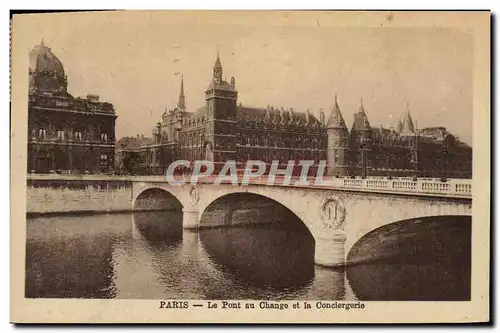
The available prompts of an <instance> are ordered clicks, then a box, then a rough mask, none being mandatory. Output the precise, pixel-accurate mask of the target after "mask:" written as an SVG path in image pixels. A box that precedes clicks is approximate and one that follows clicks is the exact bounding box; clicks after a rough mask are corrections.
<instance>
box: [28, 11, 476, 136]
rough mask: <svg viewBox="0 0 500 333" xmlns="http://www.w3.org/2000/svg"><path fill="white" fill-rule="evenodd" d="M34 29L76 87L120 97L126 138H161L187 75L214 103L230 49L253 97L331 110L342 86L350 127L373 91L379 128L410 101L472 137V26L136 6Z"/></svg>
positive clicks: (234, 69) (424, 114) (241, 84)
mask: <svg viewBox="0 0 500 333" xmlns="http://www.w3.org/2000/svg"><path fill="white" fill-rule="evenodd" d="M248 15H252V14H248ZM396 19H397V18H396ZM29 31H30V32H29V38H28V41H29V43H28V44H30V45H32V46H30V47H33V46H35V45H36V44H39V43H40V41H41V39H42V38H43V40H44V43H45V45H47V46H49V47H50V48H51V50H52V52H53V53H54V54H55V55H56V56H57V57H58V58H59V59H60V60H61V61H62V63H63V65H64V68H65V71H66V74H67V76H68V91H69V92H70V93H71V94H72V95H73V96H86V95H87V94H97V95H99V96H100V98H101V100H102V101H107V102H110V103H113V104H114V105H115V109H116V113H117V115H118V118H117V121H116V136H117V138H120V137H122V136H125V135H127V136H135V135H137V134H144V135H145V136H151V131H152V129H153V128H154V126H155V123H156V122H157V121H158V120H159V119H160V117H161V115H162V113H163V112H164V110H165V108H167V109H173V108H174V107H175V105H176V102H177V99H178V94H179V85H180V73H182V74H183V76H184V89H185V95H186V104H187V109H188V111H195V110H196V108H198V107H201V106H203V105H204V104H205V100H204V91H205V89H206V87H207V86H208V84H209V82H210V80H211V77H212V67H213V64H214V62H215V59H216V53H217V48H218V49H219V54H220V59H221V62H222V66H223V75H224V76H225V77H226V80H227V81H229V80H230V78H231V76H234V77H235V80H236V88H237V90H238V93H239V94H238V98H239V101H240V102H241V103H242V104H243V105H246V106H257V107H266V106H267V105H273V106H279V107H281V106H283V107H284V108H293V109H294V110H296V111H303V112H305V110H306V109H309V110H310V111H311V112H312V113H313V114H315V115H316V116H317V117H319V110H320V109H324V111H325V114H326V117H328V115H329V114H330V112H331V109H332V105H333V103H334V99H335V95H337V96H338V103H339V106H340V109H341V111H342V113H343V116H344V119H345V121H346V124H347V126H348V127H349V128H350V127H351V126H352V121H353V114H354V113H355V112H357V111H358V109H359V106H360V100H361V98H362V99H363V105H364V107H365V110H366V113H367V115H368V118H369V121H370V123H371V125H372V126H384V127H390V126H391V125H395V123H396V121H397V119H398V117H403V116H404V115H405V113H406V110H407V105H409V109H410V112H411V114H412V117H413V119H414V121H417V123H418V127H419V128H423V127H429V126H444V127H446V128H447V129H448V130H449V131H450V132H451V133H453V134H455V135H457V136H458V137H459V138H460V140H462V141H464V142H467V143H469V144H471V143H472V93H473V92H472V87H473V82H472V74H473V73H472V62H473V38H472V37H471V36H470V35H468V34H467V33H466V32H464V31H461V30H457V29H451V28H442V27H398V26H391V25H390V24H388V25H382V24H381V25H380V26H378V25H377V26H371V27H366V26H363V24H358V25H357V26H348V25H341V24H337V25H335V24H331V22H328V21H325V19H324V17H321V19H316V20H314V19H313V20H309V21H308V22H307V24H298V23H297V22H295V21H287V19H286V18H283V17H282V16H276V17H273V16H271V15H265V16H259V17H251V18H249V17H243V16H242V15H241V14H240V16H238V15H235V14H234V13H233V14H225V15H212V16H211V15H207V14H205V15H204V17H203V19H199V16H196V15H187V14H183V13H178V14H175V15H173V14H172V13H162V12H154V13H151V12H136V13H115V15H106V14H103V15H99V14H93V15H76V16H75V15H68V14H56V15H38V16H34V17H33V20H32V22H31V23H30V30H29ZM28 53H29V49H27V50H26V56H27V54H28Z"/></svg>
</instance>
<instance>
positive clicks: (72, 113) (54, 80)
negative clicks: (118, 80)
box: [27, 41, 117, 174]
mask: <svg viewBox="0 0 500 333" xmlns="http://www.w3.org/2000/svg"><path fill="white" fill-rule="evenodd" d="M29 62H30V63H29V95H28V165H27V171H28V172H32V173H68V174H73V173H82V174H86V173H111V172H114V155H115V121H116V117H117V116H116V114H115V109H114V107H113V105H112V104H110V103H106V102H100V101H99V96H97V95H87V97H86V98H75V97H73V96H72V95H71V94H70V93H68V90H67V87H68V82H67V77H66V75H65V72H64V67H63V65H62V63H61V61H60V60H59V59H58V58H57V57H56V56H55V55H54V54H53V53H52V52H51V49H50V48H49V47H47V46H45V45H44V44H43V41H42V43H41V44H40V45H37V46H35V48H34V49H33V50H32V51H31V52H30V54H29Z"/></svg>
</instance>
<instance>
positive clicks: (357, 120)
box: [352, 100, 371, 131]
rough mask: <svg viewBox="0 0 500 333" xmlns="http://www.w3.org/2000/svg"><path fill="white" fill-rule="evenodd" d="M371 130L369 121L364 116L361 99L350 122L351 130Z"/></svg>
mask: <svg viewBox="0 0 500 333" xmlns="http://www.w3.org/2000/svg"><path fill="white" fill-rule="evenodd" d="M369 130H371V126H370V122H369V121H368V117H367V116H366V112H365V108H364V106H363V100H361V105H360V107H359V111H358V113H355V114H354V122H353V123H352V131H369Z"/></svg>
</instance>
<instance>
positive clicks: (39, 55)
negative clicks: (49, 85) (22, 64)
mask: <svg viewBox="0 0 500 333" xmlns="http://www.w3.org/2000/svg"><path fill="white" fill-rule="evenodd" d="M29 60H30V71H32V72H33V71H49V72H53V73H56V74H57V76H58V77H60V78H63V77H64V67H63V65H62V63H61V61H60V60H59V58H57V57H56V56H55V55H54V54H53V53H52V52H51V51H50V48H49V47H47V46H45V45H44V44H43V40H42V42H41V44H40V45H36V46H35V47H34V48H33V50H31V52H30V54H29Z"/></svg>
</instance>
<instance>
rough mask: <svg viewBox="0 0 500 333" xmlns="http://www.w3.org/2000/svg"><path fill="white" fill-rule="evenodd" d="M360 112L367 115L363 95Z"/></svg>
mask: <svg viewBox="0 0 500 333" xmlns="http://www.w3.org/2000/svg"><path fill="white" fill-rule="evenodd" d="M359 113H363V114H365V115H366V112H365V107H364V105H363V97H361V100H360V106H359Z"/></svg>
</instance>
